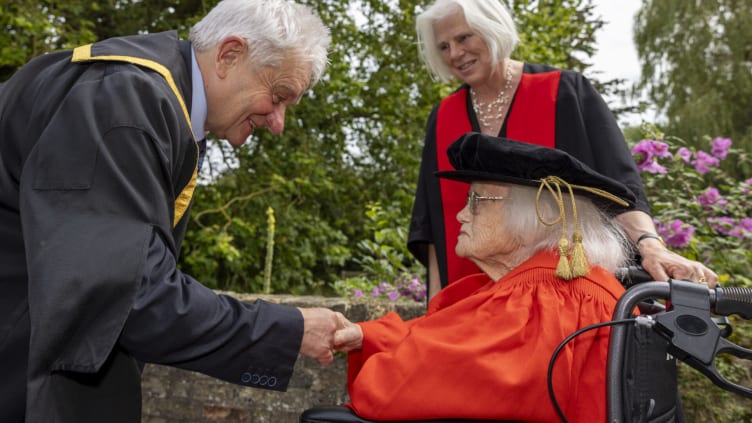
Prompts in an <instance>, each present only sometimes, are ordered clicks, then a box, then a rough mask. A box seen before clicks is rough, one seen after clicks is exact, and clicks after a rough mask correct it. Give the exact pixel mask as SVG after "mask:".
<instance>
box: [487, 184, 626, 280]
mask: <svg viewBox="0 0 752 423" xmlns="http://www.w3.org/2000/svg"><path fill="white" fill-rule="evenodd" d="M508 186H509V192H508V193H507V196H506V197H508V198H505V200H504V207H503V208H502V216H501V217H502V221H503V225H504V227H505V229H506V232H507V234H508V235H509V236H510V237H512V238H513V239H515V240H516V241H518V242H519V243H520V245H521V248H520V249H519V252H518V254H521V255H525V256H527V257H517V262H519V263H521V262H522V261H524V260H526V259H527V258H529V257H530V256H532V255H534V254H535V253H537V252H538V251H542V250H553V251H556V249H557V246H558V243H559V239H560V238H561V233H562V228H561V224H555V225H551V226H546V225H544V224H543V223H541V222H540V220H539V218H538V215H537V213H535V212H534V211H533V210H535V208H536V207H538V209H539V210H540V213H541V217H542V218H543V220H544V221H546V222H553V221H554V220H556V218H557V217H558V216H559V204H558V203H557V201H556V200H555V199H554V197H553V196H552V195H550V194H549V193H548V192H546V191H545V190H544V192H543V193H542V194H541V196H540V198H539V199H536V196H537V193H538V188H534V187H531V186H525V185H516V184H509V185H508ZM568 197H569V195H568V194H567V195H565V198H567V200H566V201H563V204H564V206H565V208H566V215H567V216H569V217H570V218H569V219H567V233H568V234H572V233H573V232H574V230H575V227H574V225H575V222H574V219H572V218H571V217H572V216H573V212H572V208H571V204H570V201H569V199H568ZM575 201H576V204H575V206H576V207H577V224H578V225H579V230H580V233H581V234H582V244H583V246H584V247H585V253H586V255H587V258H588V261H589V262H590V264H591V265H598V266H600V267H602V268H604V269H605V270H607V271H609V272H611V273H614V272H616V270H617V269H618V268H619V267H623V266H626V265H628V264H629V262H630V260H631V252H632V250H631V247H630V244H629V242H628V241H627V238H626V236H625V235H624V232H623V231H622V229H621V227H619V226H618V225H616V224H615V223H614V221H613V218H611V217H610V216H608V215H606V214H605V213H604V212H603V211H602V210H601V209H600V208H598V207H597V206H596V205H595V204H594V203H593V201H592V200H591V199H590V198H587V197H585V196H582V195H575ZM536 202H537V206H536Z"/></svg>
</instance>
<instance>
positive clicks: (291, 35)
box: [189, 0, 331, 85]
mask: <svg viewBox="0 0 752 423" xmlns="http://www.w3.org/2000/svg"><path fill="white" fill-rule="evenodd" d="M231 35H236V36H239V37H242V38H244V39H245V40H246V41H247V42H248V45H249V46H250V47H251V55H250V60H251V63H252V64H253V65H255V66H258V67H265V66H271V67H275V66H279V65H280V64H281V61H282V60H283V59H284V58H285V57H294V58H295V59H296V60H300V61H301V62H302V63H309V64H310V65H311V85H314V84H315V83H316V82H318V80H319V79H320V78H321V75H322V74H323V73H324V68H325V67H326V63H327V50H328V49H329V44H330V43H331V36H330V34H329V29H328V28H327V27H326V26H325V25H324V23H323V22H322V21H321V18H320V17H319V16H318V15H317V14H316V13H315V12H314V11H313V10H312V9H311V8H310V7H309V6H305V5H302V4H297V3H293V2H289V1H286V0H223V1H221V2H219V3H218V4H217V5H216V6H215V7H214V8H213V9H212V10H211V11H210V12H209V13H208V14H207V15H206V16H205V17H204V18H203V19H201V20H200V21H199V22H198V23H196V25H194V26H193V27H192V28H191V31H190V36H189V39H190V41H191V43H192V45H193V47H194V48H196V50H198V51H206V50H208V49H210V48H212V47H214V46H216V45H217V44H219V43H220V41H222V40H223V39H224V38H226V37H228V36H231Z"/></svg>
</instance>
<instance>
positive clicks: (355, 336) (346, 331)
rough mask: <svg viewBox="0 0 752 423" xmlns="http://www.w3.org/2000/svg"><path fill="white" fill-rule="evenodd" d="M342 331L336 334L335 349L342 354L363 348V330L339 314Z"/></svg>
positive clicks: (339, 330)
mask: <svg viewBox="0 0 752 423" xmlns="http://www.w3.org/2000/svg"><path fill="white" fill-rule="evenodd" d="M337 318H339V322H340V324H339V327H340V329H338V330H337V332H335V333H334V349H335V350H337V351H341V352H348V351H352V350H357V349H360V348H362V347H363V330H362V329H361V328H360V326H358V325H356V324H355V323H353V322H351V321H349V320H347V318H346V317H345V316H343V315H342V314H341V313H337Z"/></svg>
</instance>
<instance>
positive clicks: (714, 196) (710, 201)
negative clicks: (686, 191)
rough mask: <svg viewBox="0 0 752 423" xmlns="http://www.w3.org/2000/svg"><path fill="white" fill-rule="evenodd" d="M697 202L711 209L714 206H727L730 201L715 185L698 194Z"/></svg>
mask: <svg viewBox="0 0 752 423" xmlns="http://www.w3.org/2000/svg"><path fill="white" fill-rule="evenodd" d="M697 202H698V203H700V204H702V205H703V206H705V209H711V208H713V206H720V207H722V208H725V207H726V204H728V201H726V199H725V198H723V196H722V195H721V193H720V192H718V189H717V188H715V187H709V188H708V189H707V190H705V192H704V193H702V194H700V195H698V196H697Z"/></svg>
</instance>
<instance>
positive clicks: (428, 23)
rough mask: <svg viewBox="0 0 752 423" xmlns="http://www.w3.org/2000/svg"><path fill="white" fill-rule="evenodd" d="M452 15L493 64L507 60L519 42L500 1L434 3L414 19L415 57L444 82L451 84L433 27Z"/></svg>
mask: <svg viewBox="0 0 752 423" xmlns="http://www.w3.org/2000/svg"><path fill="white" fill-rule="evenodd" d="M454 13H463V14H464V15H465V21H467V24H468V26H469V27H470V29H472V30H473V31H474V32H475V33H477V34H478V35H479V36H480V37H481V38H482V39H483V41H484V42H485V43H486V45H487V46H488V50H489V52H490V53H491V60H492V63H493V64H497V63H499V62H501V61H502V60H503V59H506V58H508V57H509V56H510V55H511V54H512V51H513V50H514V48H515V46H516V45H517V43H519V42H520V37H519V35H518V34H517V28H516V26H515V24H514V20H512V15H511V14H510V13H509V11H508V10H507V8H506V7H505V6H504V5H503V4H501V2H500V1H499V0H436V1H435V2H434V3H433V4H431V5H430V6H428V8H427V9H426V10H424V11H423V12H422V13H420V14H419V15H418V17H417V18H416V19H415V31H416V33H417V36H418V54H419V55H420V57H421V59H423V61H424V62H425V63H426V66H427V67H428V70H429V72H430V73H431V74H432V75H433V76H434V77H436V78H438V79H440V80H442V81H444V82H447V81H450V80H451V79H452V78H453V76H452V72H451V71H450V69H449V67H448V66H447V65H446V64H444V62H443V61H442V60H441V54H440V52H439V49H438V46H437V45H436V38H435V37H434V33H433V24H434V22H436V21H437V20H440V19H443V18H445V17H447V16H450V15H452V14H454Z"/></svg>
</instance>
